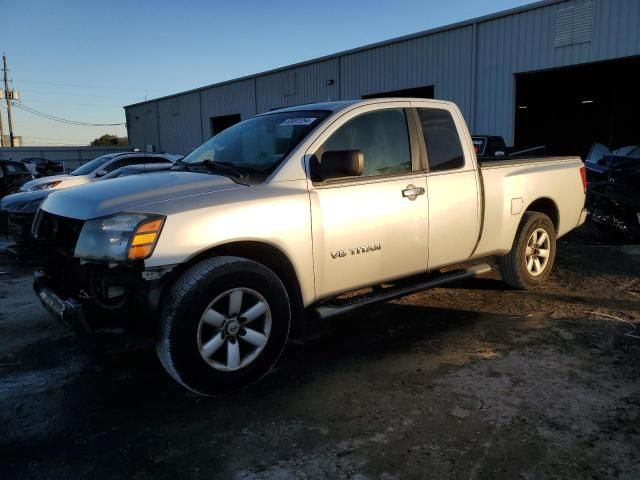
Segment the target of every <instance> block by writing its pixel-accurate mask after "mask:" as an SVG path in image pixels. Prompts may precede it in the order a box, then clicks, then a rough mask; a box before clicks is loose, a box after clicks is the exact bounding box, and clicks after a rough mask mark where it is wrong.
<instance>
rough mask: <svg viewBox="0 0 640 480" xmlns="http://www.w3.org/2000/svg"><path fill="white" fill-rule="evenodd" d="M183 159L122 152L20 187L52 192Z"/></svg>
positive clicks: (172, 155)
mask: <svg viewBox="0 0 640 480" xmlns="http://www.w3.org/2000/svg"><path fill="white" fill-rule="evenodd" d="M180 158H182V156H181V155H175V154H172V153H140V152H120V153H109V154H107V155H102V156H100V157H98V158H94V159H93V160H91V161H90V162H88V163H85V164H84V165H81V166H80V167H78V168H76V169H75V170H74V171H73V172H71V173H70V174H64V175H55V176H52V177H44V178H38V179H36V180H32V181H31V182H27V183H25V184H24V185H22V187H20V191H21V192H34V191H36V190H52V189H61V188H69V187H75V186H76V185H83V184H85V183H91V182H93V181H94V180H97V179H99V178H101V177H103V176H105V175H107V174H109V173H111V172H114V171H115V170H117V169H119V168H121V167H126V166H128V165H139V164H146V163H151V164H153V163H166V162H167V161H170V162H176V161H177V160H179V159H180Z"/></svg>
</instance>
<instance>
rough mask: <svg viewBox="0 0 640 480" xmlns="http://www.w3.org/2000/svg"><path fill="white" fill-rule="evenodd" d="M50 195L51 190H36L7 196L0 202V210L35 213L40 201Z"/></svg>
mask: <svg viewBox="0 0 640 480" xmlns="http://www.w3.org/2000/svg"><path fill="white" fill-rule="evenodd" d="M51 193H53V190H36V191H35V192H19V193H14V194H13V195H7V196H6V197H4V198H3V199H2V200H0V210H5V211H7V212H10V213H35V212H36V211H37V210H38V207H39V206H40V204H41V203H42V201H43V200H44V199H45V198H47V197H48V196H49V194H51Z"/></svg>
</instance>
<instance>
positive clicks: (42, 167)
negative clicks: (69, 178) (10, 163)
mask: <svg viewBox="0 0 640 480" xmlns="http://www.w3.org/2000/svg"><path fill="white" fill-rule="evenodd" d="M20 161H21V162H22V163H24V164H25V165H26V167H27V168H28V169H29V171H30V172H31V173H32V174H33V175H35V176H36V177H50V176H51V175H55V174H56V173H64V165H63V164H62V163H61V162H55V161H53V160H47V159H46V158H41V157H31V158H23V159H22V160H20Z"/></svg>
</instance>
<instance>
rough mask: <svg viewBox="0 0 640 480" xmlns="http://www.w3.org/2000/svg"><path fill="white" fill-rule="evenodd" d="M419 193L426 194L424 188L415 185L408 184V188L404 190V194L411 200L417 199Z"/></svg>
mask: <svg viewBox="0 0 640 480" xmlns="http://www.w3.org/2000/svg"><path fill="white" fill-rule="evenodd" d="M418 195H424V188H422V187H416V186H414V185H407V188H405V189H404V190H402V196H403V197H404V198H408V199H409V200H415V199H416V198H418Z"/></svg>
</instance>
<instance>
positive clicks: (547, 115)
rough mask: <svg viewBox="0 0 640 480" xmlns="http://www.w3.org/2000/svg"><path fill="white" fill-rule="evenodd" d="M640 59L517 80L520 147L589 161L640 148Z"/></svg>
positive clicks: (546, 72)
mask: <svg viewBox="0 0 640 480" xmlns="http://www.w3.org/2000/svg"><path fill="white" fill-rule="evenodd" d="M638 78H640V57H634V58H629V59H623V60H612V61H607V62H599V63H593V64H588V65H580V66H576V67H568V68H562V69H555V70H548V71H542V72H535V73H526V74H518V75H516V112H515V144H516V146H517V147H530V146H535V145H546V146H547V151H548V153H550V154H553V155H580V156H582V158H584V157H585V156H586V154H587V153H588V151H589V148H590V147H591V145H592V144H593V143H594V142H599V143H603V144H605V145H608V146H610V147H620V146H623V145H637V144H639V143H640V115H639V113H640V89H639V88H638Z"/></svg>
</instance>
